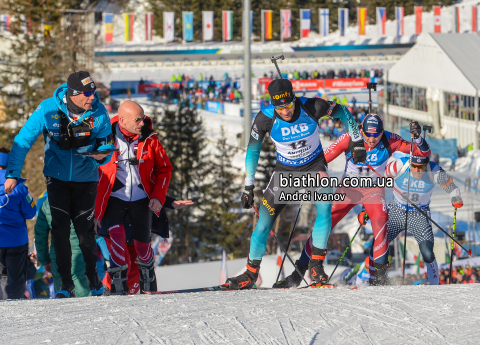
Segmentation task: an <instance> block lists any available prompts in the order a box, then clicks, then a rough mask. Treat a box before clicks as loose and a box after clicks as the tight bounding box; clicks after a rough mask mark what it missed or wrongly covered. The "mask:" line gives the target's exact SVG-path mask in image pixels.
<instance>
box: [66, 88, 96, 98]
mask: <svg viewBox="0 0 480 345" xmlns="http://www.w3.org/2000/svg"><path fill="white" fill-rule="evenodd" d="M69 89H70V90H73V91H76V92H78V93H83V95H84V96H85V97H90V96H91V95H94V94H95V92H97V89H95V90H93V91H84V92H81V91H77V90H75V89H72V88H71V87H69Z"/></svg>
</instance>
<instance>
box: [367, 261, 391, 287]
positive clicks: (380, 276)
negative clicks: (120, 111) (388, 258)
mask: <svg viewBox="0 0 480 345" xmlns="http://www.w3.org/2000/svg"><path fill="white" fill-rule="evenodd" d="M389 267H390V265H389V264H388V263H387V264H377V263H376V264H375V279H371V278H370V279H369V283H370V286H384V285H389V280H388V277H387V270H388V268H389Z"/></svg>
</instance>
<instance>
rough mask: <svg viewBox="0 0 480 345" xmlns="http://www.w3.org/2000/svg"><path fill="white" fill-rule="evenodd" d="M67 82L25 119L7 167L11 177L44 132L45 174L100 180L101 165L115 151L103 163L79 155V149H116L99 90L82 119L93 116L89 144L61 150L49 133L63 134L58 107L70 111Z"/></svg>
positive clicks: (106, 161) (54, 135)
mask: <svg viewBox="0 0 480 345" xmlns="http://www.w3.org/2000/svg"><path fill="white" fill-rule="evenodd" d="M67 90H68V87H67V84H66V83H65V84H63V85H61V86H60V87H59V88H57V89H56V90H55V92H54V93H53V97H51V98H48V99H46V100H44V101H43V102H42V103H40V105H39V106H38V107H37V109H36V110H35V111H34V112H33V114H32V116H30V118H29V119H28V121H27V122H26V123H25V125H24V126H23V128H22V129H21V130H20V133H18V135H17V136H16V137H15V140H14V142H13V147H12V150H11V152H10V157H9V160H8V167H7V175H6V176H7V178H9V177H15V178H19V177H20V172H21V171H22V168H23V164H24V162H25V156H26V155H27V153H28V151H29V150H30V148H31V147H32V145H33V144H34V143H35V141H36V140H37V138H38V136H39V135H40V134H42V133H43V138H44V140H45V160H44V163H45V166H44V168H43V174H44V175H45V176H50V177H53V178H56V179H59V180H62V181H74V182H91V181H98V166H100V165H103V164H106V163H108V162H109V161H110V158H111V154H110V155H109V156H107V158H106V159H105V160H103V161H102V163H98V162H97V161H96V160H95V159H93V158H92V157H88V156H76V155H75V153H77V152H89V151H93V150H99V151H101V150H106V149H114V148H115V147H114V145H113V141H112V140H111V132H112V127H111V125H110V118H109V116H108V113H107V110H106V109H105V107H104V106H103V104H102V103H100V100H99V99H98V95H97V94H95V100H94V101H93V103H92V109H91V110H88V111H86V112H85V113H84V114H83V115H82V117H81V118H80V119H79V120H80V121H82V120H84V119H85V118H86V117H92V118H93V130H92V133H91V139H90V142H89V144H88V145H86V146H82V147H80V148H79V149H70V150H60V147H58V145H57V144H56V143H55V142H53V141H52V140H51V139H50V138H49V137H48V136H47V134H46V131H48V132H49V133H50V135H51V136H52V137H53V138H54V139H55V140H58V139H59V135H60V116H59V113H58V111H59V110H62V111H63V112H64V113H65V114H67V103H66V93H67Z"/></svg>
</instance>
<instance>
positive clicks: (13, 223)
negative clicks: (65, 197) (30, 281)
mask: <svg viewBox="0 0 480 345" xmlns="http://www.w3.org/2000/svg"><path fill="white" fill-rule="evenodd" d="M9 153H10V150H9V149H7V148H5V147H0V300H2V299H20V298H24V297H25V283H26V282H27V276H26V270H27V260H28V230H27V224H26V223H25V219H32V218H33V217H35V213H36V207H35V201H34V200H33V198H32V196H31V195H30V193H29V192H28V187H27V186H25V185H24V184H23V182H24V181H25V179H22V178H18V180H17V186H16V188H15V189H14V190H13V191H12V192H11V193H10V194H7V193H5V190H4V187H5V186H4V184H5V173H6V169H7V165H8V156H9Z"/></svg>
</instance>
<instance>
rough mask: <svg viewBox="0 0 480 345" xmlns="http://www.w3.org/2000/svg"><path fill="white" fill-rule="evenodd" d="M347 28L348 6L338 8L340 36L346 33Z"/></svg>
mask: <svg viewBox="0 0 480 345" xmlns="http://www.w3.org/2000/svg"><path fill="white" fill-rule="evenodd" d="M347 28H348V8H339V9H338V30H340V36H345V35H346V34H347Z"/></svg>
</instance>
